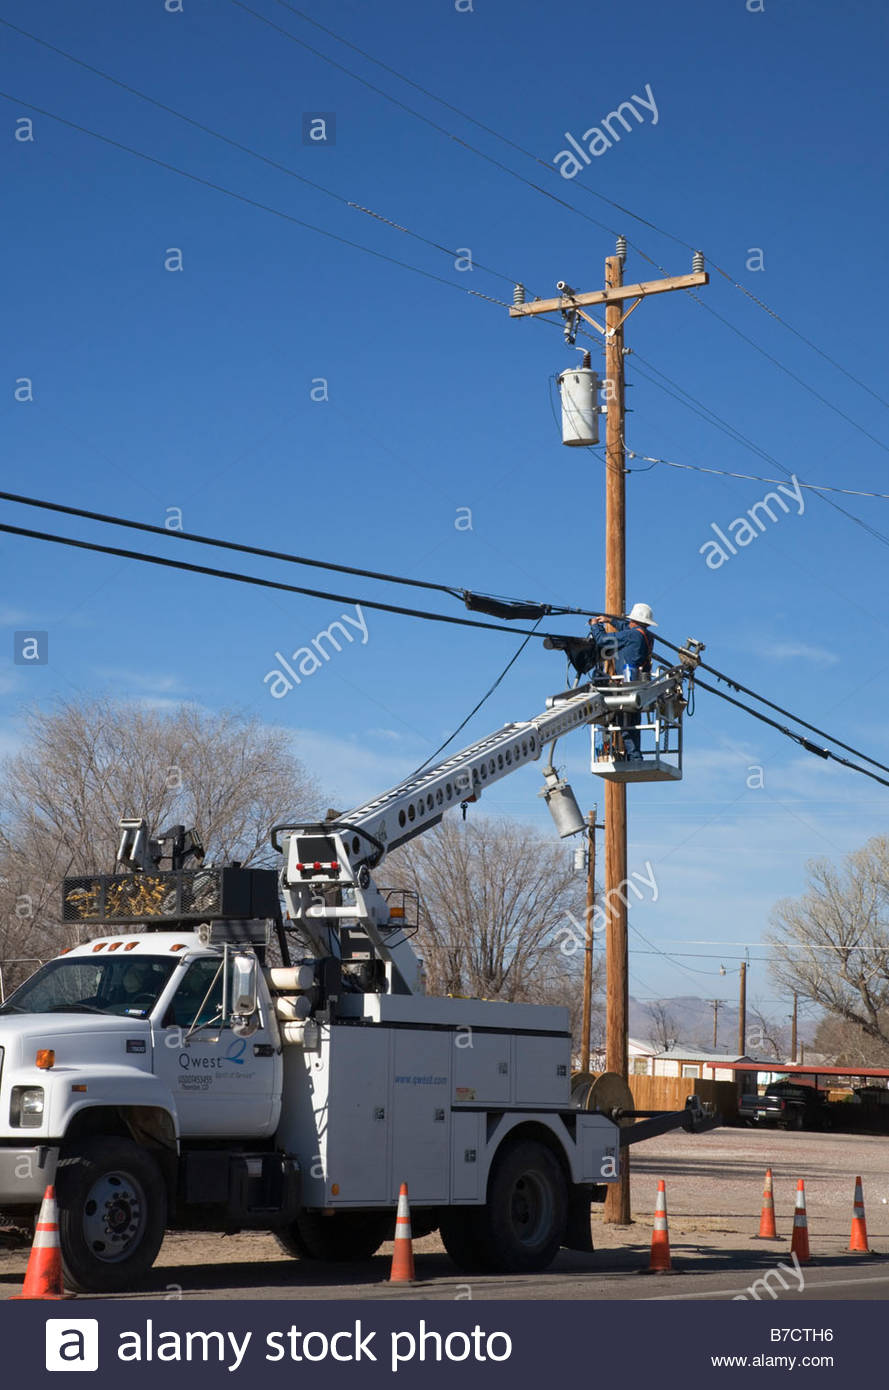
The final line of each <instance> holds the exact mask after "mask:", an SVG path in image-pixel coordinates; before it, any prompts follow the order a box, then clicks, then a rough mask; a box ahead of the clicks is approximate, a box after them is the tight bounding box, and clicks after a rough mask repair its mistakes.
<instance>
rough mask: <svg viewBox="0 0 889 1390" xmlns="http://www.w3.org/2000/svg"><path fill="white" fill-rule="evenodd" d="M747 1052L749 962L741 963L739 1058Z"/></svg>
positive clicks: (743, 961)
mask: <svg viewBox="0 0 889 1390" xmlns="http://www.w3.org/2000/svg"><path fill="white" fill-rule="evenodd" d="M746 1051H747V962H746V960H742V961H741V987H740V991H739V997H738V1056H739V1057H743V1056H744V1053H745V1052H746Z"/></svg>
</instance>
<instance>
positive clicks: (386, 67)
mask: <svg viewBox="0 0 889 1390" xmlns="http://www.w3.org/2000/svg"><path fill="white" fill-rule="evenodd" d="M232 3H233V4H236V5H237V6H238V8H239V9H242V10H245V11H246V12H247V13H248V14H251V15H253V17H254V18H255V19H259V20H261V21H262V22H263V23H266V24H269V25H270V26H271V27H272V28H274V29H276V30H277V31H278V32H279V33H281V34H283V35H285V36H286V37H288V38H290V39H291V40H292V41H293V42H294V43H297V44H299V45H300V46H301V47H302V48H305V49H307V50H308V51H309V52H310V53H313V54H314V55H315V56H316V57H318V58H321V60H322V61H323V62H325V63H328V64H330V65H331V66H333V67H336V68H337V69H338V70H339V71H340V72H345V73H346V74H347V75H348V76H349V77H352V78H353V79H354V80H355V81H356V82H360V83H361V84H362V85H363V86H365V87H368V88H369V89H370V90H371V91H373V92H376V93H377V94H378V95H380V96H382V97H383V98H384V99H385V100H386V101H390V102H392V103H393V104H394V105H396V106H398V107H400V108H401V109H402V110H404V111H407V112H408V113H409V114H410V115H412V116H414V117H415V118H416V119H417V120H420V121H424V122H425V123H426V124H427V125H431V126H432V127H433V128H434V129H435V130H437V131H439V132H440V133H441V134H443V135H446V136H447V137H448V138H449V139H451V140H454V141H456V142H457V143H458V144H461V145H463V146H464V147H465V148H466V149H469V150H470V151H471V152H472V153H474V154H476V155H479V156H480V157H481V158H482V159H488V160H489V162H491V163H494V164H496V165H497V167H498V168H501V169H503V170H504V172H506V173H508V174H511V175H512V177H514V178H517V179H520V180H521V181H522V182H523V183H525V184H527V185H528V187H530V188H533V189H535V190H536V191H537V192H540V193H543V194H544V196H546V197H549V198H553V197H554V195H553V194H551V193H550V192H549V190H547V189H541V188H540V187H539V186H538V185H537V184H534V183H532V182H531V181H530V180H529V179H525V178H523V177H522V175H521V174H518V173H516V172H515V170H512V169H509V168H508V167H507V166H505V165H502V164H500V163H499V162H498V161H497V160H493V159H491V157H490V156H488V155H486V154H485V153H484V152H483V151H482V150H478V149H476V148H475V147H474V146H472V145H469V144H468V142H467V141H465V140H461V139H460V137H459V136H456V135H454V134H453V132H451V131H449V130H446V129H445V128H444V127H443V126H439V125H438V124H437V123H436V122H434V121H431V120H430V119H429V118H428V117H427V116H424V115H423V114H422V113H421V112H419V111H416V110H414V108H413V107H410V106H407V104H406V103H404V102H401V101H399V100H398V98H397V97H394V96H392V95H391V93H389V92H386V91H384V90H383V89H381V88H379V87H376V86H374V85H373V84H372V83H370V82H368V81H367V80H366V79H365V78H363V77H361V76H360V75H359V74H358V73H355V72H353V71H352V70H351V69H349V68H346V67H344V66H343V65H342V64H341V63H337V62H336V60H335V59H333V58H331V57H329V55H327V54H325V53H322V52H320V51H319V50H318V49H316V48H313V47H312V46H311V45H310V44H307V43H306V42H305V41H304V40H303V39H300V38H299V37H298V36H297V35H296V34H293V33H291V32H290V31H289V30H287V29H281V28H279V26H278V25H275V24H273V23H272V21H271V20H268V19H266V18H265V16H264V15H261V14H258V13H257V12H256V11H255V10H251V9H249V7H248V6H247V5H245V4H243V3H242V2H241V0H232ZM277 3H278V4H279V5H280V6H281V7H282V8H283V9H286V10H289V11H290V13H291V14H295V15H296V16H297V17H298V18H299V19H302V20H304V21H305V22H306V23H307V24H311V25H313V26H314V27H315V28H316V29H320V30H321V31H322V32H323V33H325V34H327V35H329V37H330V38H332V39H335V40H336V42H337V43H340V44H342V45H343V46H344V47H345V48H349V49H351V50H352V51H353V52H354V53H358V54H360V55H361V57H362V58H366V59H367V61H368V62H371V63H374V64H375V65H376V66H377V67H379V68H382V69H383V71H384V72H388V73H389V74H390V75H391V76H393V77H397V78H398V80H399V81H400V82H404V83H405V84H406V85H407V86H409V87H412V88H413V89H414V90H415V91H418V92H420V93H422V95H423V96H425V97H428V98H429V99H430V100H431V101H435V102H437V103H438V104H439V105H440V106H443V107H445V108H446V110H448V111H451V112H453V114H454V115H457V116H460V117H461V118H462V119H463V120H465V121H468V122H469V123H470V124H471V125H473V126H475V127H476V129H478V130H482V131H484V132H485V134H487V135H491V136H493V137H494V139H495V140H499V141H500V142H501V144H504V145H507V146H508V147H509V148H510V149H513V150H515V151H516V152H517V153H518V154H521V155H522V156H523V157H524V158H526V159H530V160H531V161H532V162H533V163H534V164H536V165H538V166H539V167H541V168H543V169H546V171H547V173H548V174H549V175H551V176H556V171H555V169H554V168H553V165H552V162H551V161H549V160H545V159H541V158H540V156H539V155H536V154H534V152H533V151H532V150H529V149H527V148H526V147H525V146H524V145H521V144H519V143H518V142H517V141H516V140H512V139H510V137H509V136H507V135H504V134H503V132H502V131H499V130H496V129H495V128H494V127H493V126H490V125H486V124H485V122H483V121H480V120H478V119H477V118H476V117H475V116H472V115H470V114H469V112H468V111H466V110H464V109H463V108H462V107H460V106H457V105H455V104H454V103H453V102H450V101H447V100H445V98H444V97H440V96H438V95H437V94H436V93H435V92H433V91H430V89H429V88H428V87H424V86H423V85H422V84H421V83H419V82H415V81H414V80H413V78H410V77H408V76H407V75H406V74H405V73H403V72H400V71H399V70H398V69H397V68H394V67H392V66H391V65H390V64H388V63H384V62H383V61H382V60H381V59H379V58H376V57H374V55H373V54H372V53H369V52H368V51H367V50H366V49H364V48H360V47H359V46H358V45H357V44H355V43H352V42H351V41H350V40H349V39H346V38H344V37H343V36H342V34H338V33H337V32H336V31H335V30H333V29H331V28H329V27H328V26H327V25H325V24H321V23H320V21H318V20H316V19H314V18H313V17H312V16H311V15H309V14H306V13H305V11H303V10H300V9H298V8H297V7H296V6H295V5H292V4H290V3H288V0H277ZM577 188H578V190H579V191H580V192H582V193H584V194H586V195H587V196H588V197H592V198H596V199H597V200H598V201H599V202H602V203H605V204H607V206H609V207H612V208H614V209H615V211H617V212H620V213H622V214H624V215H626V216H627V217H631V218H632V219H633V221H634V222H638V223H640V225H642V226H644V227H648V228H649V229H650V230H651V231H654V232H657V233H658V235H659V236H663V237H666V238H667V240H669V241H672V242H674V243H675V244H676V245H677V246H682V247H683V248H684V249H685V250H687V251H692V252H694V251H696V250H699V249H700V248H699V247H696V246H693V245H692V243H691V242H689V241H686V240H685V238H684V237H680V236H677V235H676V234H675V233H674V232H670V231H668V230H667V229H666V228H665V227H662V226H660V225H659V224H658V223H657V222H654V221H652V220H651V219H650V218H648V217H643V216H642V214H641V213H638V212H635V211H634V210H633V209H632V208H629V207H627V206H626V205H625V204H623V203H618V202H616V201H615V200H614V199H613V198H609V197H607V196H606V195H605V194H604V193H601V192H600V191H599V190H598V189H596V188H593V187H591V186H590V185H588V184H579V185H577ZM555 201H557V202H560V203H562V204H563V206H566V207H568V208H569V209H570V210H571V211H573V212H575V213H576V214H577V215H578V216H581V217H585V216H586V214H585V213H583V212H582V211H581V210H580V208H578V207H577V206H576V204H574V203H566V202H565V200H564V199H561V198H557V199H555ZM587 220H589V221H594V220H595V219H592V218H589V219H587ZM595 225H597V226H599V227H601V228H602V229H603V230H604V231H608V232H610V233H611V234H612V235H616V232H615V230H614V229H613V228H611V227H606V226H604V224H602V223H600V222H597V223H596V224H595ZM630 245H632V246H633V249H634V250H635V251H636V252H637V253H638V254H639V255H640V256H642V258H643V259H644V260H646V261H648V262H649V264H651V265H655V266H657V268H658V269H659V270H660V271H661V272H662V273H663V274H666V271H664V269H663V267H662V266H659V265H658V264H657V261H655V260H654V259H653V258H652V257H651V256H649V255H647V254H646V252H644V251H643V250H642V248H641V247H639V246H637V245H634V244H633V243H630ZM711 264H712V265H713V268H714V270H715V271H716V272H717V274H718V275H720V276H721V277H722V278H723V279H724V280H726V281H727V282H728V284H730V285H731V286H732V288H733V289H736V290H737V291H738V292H739V293H740V294H742V295H744V296H745V297H746V298H747V299H749V300H750V301H751V303H753V304H755V305H756V306H757V308H759V309H762V311H763V312H764V313H766V314H767V315H768V316H769V318H771V319H773V320H774V321H775V322H776V323H780V324H781V326H782V327H783V328H785V329H787V331H788V332H789V333H792V334H793V336H794V337H796V338H798V339H799V340H800V341H801V342H803V343H805V344H806V346H807V347H809V348H811V349H812V351H813V352H816V353H817V354H818V356H819V357H821V358H823V359H824V361H826V362H828V363H829V364H830V366H831V367H835V368H836V369H837V371H839V372H842V374H843V375H844V376H845V377H847V378H848V379H849V380H850V381H853V382H854V383H855V384H856V386H859V387H860V388H861V390H862V391H866V392H867V394H868V395H870V396H872V397H873V398H874V400H876V401H879V403H880V404H881V405H883V406H886V407H887V408H889V400H887V399H886V397H884V396H881V395H880V394H879V393H878V392H877V391H874V390H873V388H872V387H870V386H868V385H867V383H866V382H864V381H862V380H861V378H860V377H858V376H856V375H855V373H854V372H850V371H849V370H848V368H846V367H844V366H843V365H842V363H840V362H837V361H836V359H835V358H833V357H831V356H830V354H829V353H827V352H825V351H824V349H823V348H820V347H819V346H818V345H817V343H815V342H813V341H812V339H811V338H809V337H807V336H806V334H804V333H802V332H801V331H800V330H799V329H798V328H795V327H794V325H793V324H791V323H790V322H789V321H788V320H787V319H785V318H784V317H783V315H781V314H779V313H778V312H777V310H775V309H773V308H771V306H770V305H769V304H767V303H766V302H765V300H764V299H762V298H761V297H760V296H759V295H756V294H754V293H753V292H752V290H749V289H748V288H747V287H746V286H745V285H742V284H741V283H740V281H738V280H736V279H735V278H734V276H733V275H731V274H730V273H729V271H727V270H725V269H724V268H723V267H722V266H721V265H718V264H717V263H716V262H715V261H712V260H711ZM692 298H693V299H695V300H696V302H697V303H699V304H701V305H703V307H704V308H707V309H708V311H709V312H713V311H712V310H710V309H709V306H708V305H705V304H704V303H703V301H702V300H700V299H698V298H697V296H695V295H693V294H692ZM716 317H717V318H720V315H718V314H717V315H716ZM721 321H722V322H723V323H724V324H725V325H726V327H728V328H729V329H731V331H732V332H735V333H738V334H739V336H741V337H742V338H744V339H745V341H747V342H748V343H749V344H750V346H751V347H753V348H754V349H755V350H756V351H757V352H762V353H763V355H765V356H766V357H769V356H770V354H768V353H766V352H765V350H764V349H762V348H760V346H759V344H757V343H756V342H755V341H754V340H753V339H751V338H747V337H746V335H745V334H743V333H741V332H740V330H739V329H736V328H735V327H734V325H733V324H731V323H729V322H728V320H726V319H722V320H721ZM770 360H772V361H773V362H774V363H775V365H776V366H778V367H779V368H780V370H782V371H785V372H787V374H788V375H790V376H792V377H794V380H797V381H798V382H799V384H800V385H802V386H803V387H804V388H805V389H806V390H808V391H811V392H812V394H814V395H816V396H818V398H819V399H820V400H821V401H822V402H823V404H825V405H828V406H829V407H830V408H831V409H835V408H836V407H834V406H833V404H832V402H830V401H829V400H828V399H827V398H826V397H822V396H820V394H819V393H818V392H816V391H814V389H813V388H811V387H809V386H808V384H807V383H806V382H804V381H802V379H801V378H798V377H796V376H795V375H794V373H792V372H790V371H789V369H788V368H785V367H784V365H783V363H781V362H780V361H779V360H778V359H776V358H771V359H770ZM838 413H839V414H842V412H841V411H839V412H838ZM846 418H850V417H846ZM850 423H853V424H854V425H855V427H856V428H858V429H861V428H862V427H861V426H859V425H858V424H857V422H855V421H851V419H850ZM864 432H865V433H867V431H864ZM870 437H871V438H873V436H870ZM875 442H877V443H880V441H878V440H877V441H875ZM881 447H884V448H885V447H889V446H886V445H881Z"/></svg>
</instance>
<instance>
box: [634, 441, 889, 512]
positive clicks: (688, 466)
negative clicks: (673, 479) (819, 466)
mask: <svg viewBox="0 0 889 1390" xmlns="http://www.w3.org/2000/svg"><path fill="white" fill-rule="evenodd" d="M627 457H628V458H631V459H641V460H642V462H643V463H662V464H663V465H664V466H665V467H666V468H683V469H685V470H686V471H687V472H690V473H712V474H713V475H714V476H715V477H717V478H742V479H744V480H745V481H746V482H748V483H777V484H778V485H780V484H781V482H782V479H781V478H763V477H761V476H760V475H759V474H757V473H733V472H731V471H730V470H729V469H727V468H705V467H703V466H702V465H701V464H697V463H677V462H676V461H675V460H674V459H662V458H652V456H651V455H650V454H637V453H636V452H635V450H633V449H627ZM646 471H647V470H645V469H635V468H630V469H628V470H627V472H629V473H636V472H646ZM791 477H792V478H793V479H794V481H795V483H796V486H797V487H801V488H806V489H807V490H808V491H810V492H841V493H843V494H844V495H845V496H846V497H873V498H876V499H877V500H878V501H880V502H889V492H864V491H863V490H861V489H859V488H851V487H830V486H828V484H826V483H803V482H801V481H800V479H799V478H797V477H796V475H795V474H791Z"/></svg>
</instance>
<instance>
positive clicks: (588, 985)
mask: <svg viewBox="0 0 889 1390" xmlns="http://www.w3.org/2000/svg"><path fill="white" fill-rule="evenodd" d="M597 810H598V807H597V806H594V807H593V809H592V810H591V811H590V812H589V814H588V816H587V860H586V865H587V869H586V941H585V943H584V954H583V1013H582V1015H581V1023H580V1069H581V1071H589V1069H590V1064H591V1057H590V1025H591V1014H592V995H593V914H594V912H595V908H596V831H597V830H601V829H603V827H602V826H601V825H597V824H596V812H597Z"/></svg>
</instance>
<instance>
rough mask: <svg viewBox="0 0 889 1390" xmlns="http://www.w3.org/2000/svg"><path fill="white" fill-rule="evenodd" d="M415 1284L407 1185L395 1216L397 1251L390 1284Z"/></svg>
mask: <svg viewBox="0 0 889 1390" xmlns="http://www.w3.org/2000/svg"><path fill="white" fill-rule="evenodd" d="M413 1282H414V1246H413V1241H412V1238H411V1209H410V1207H409V1206H408V1203H407V1183H406V1182H403V1183H402V1184H401V1187H400V1188H399V1192H398V1212H397V1213H396V1216H395V1249H394V1250H393V1252H392V1270H391V1273H390V1275H389V1283H390V1284H412V1283H413Z"/></svg>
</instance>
